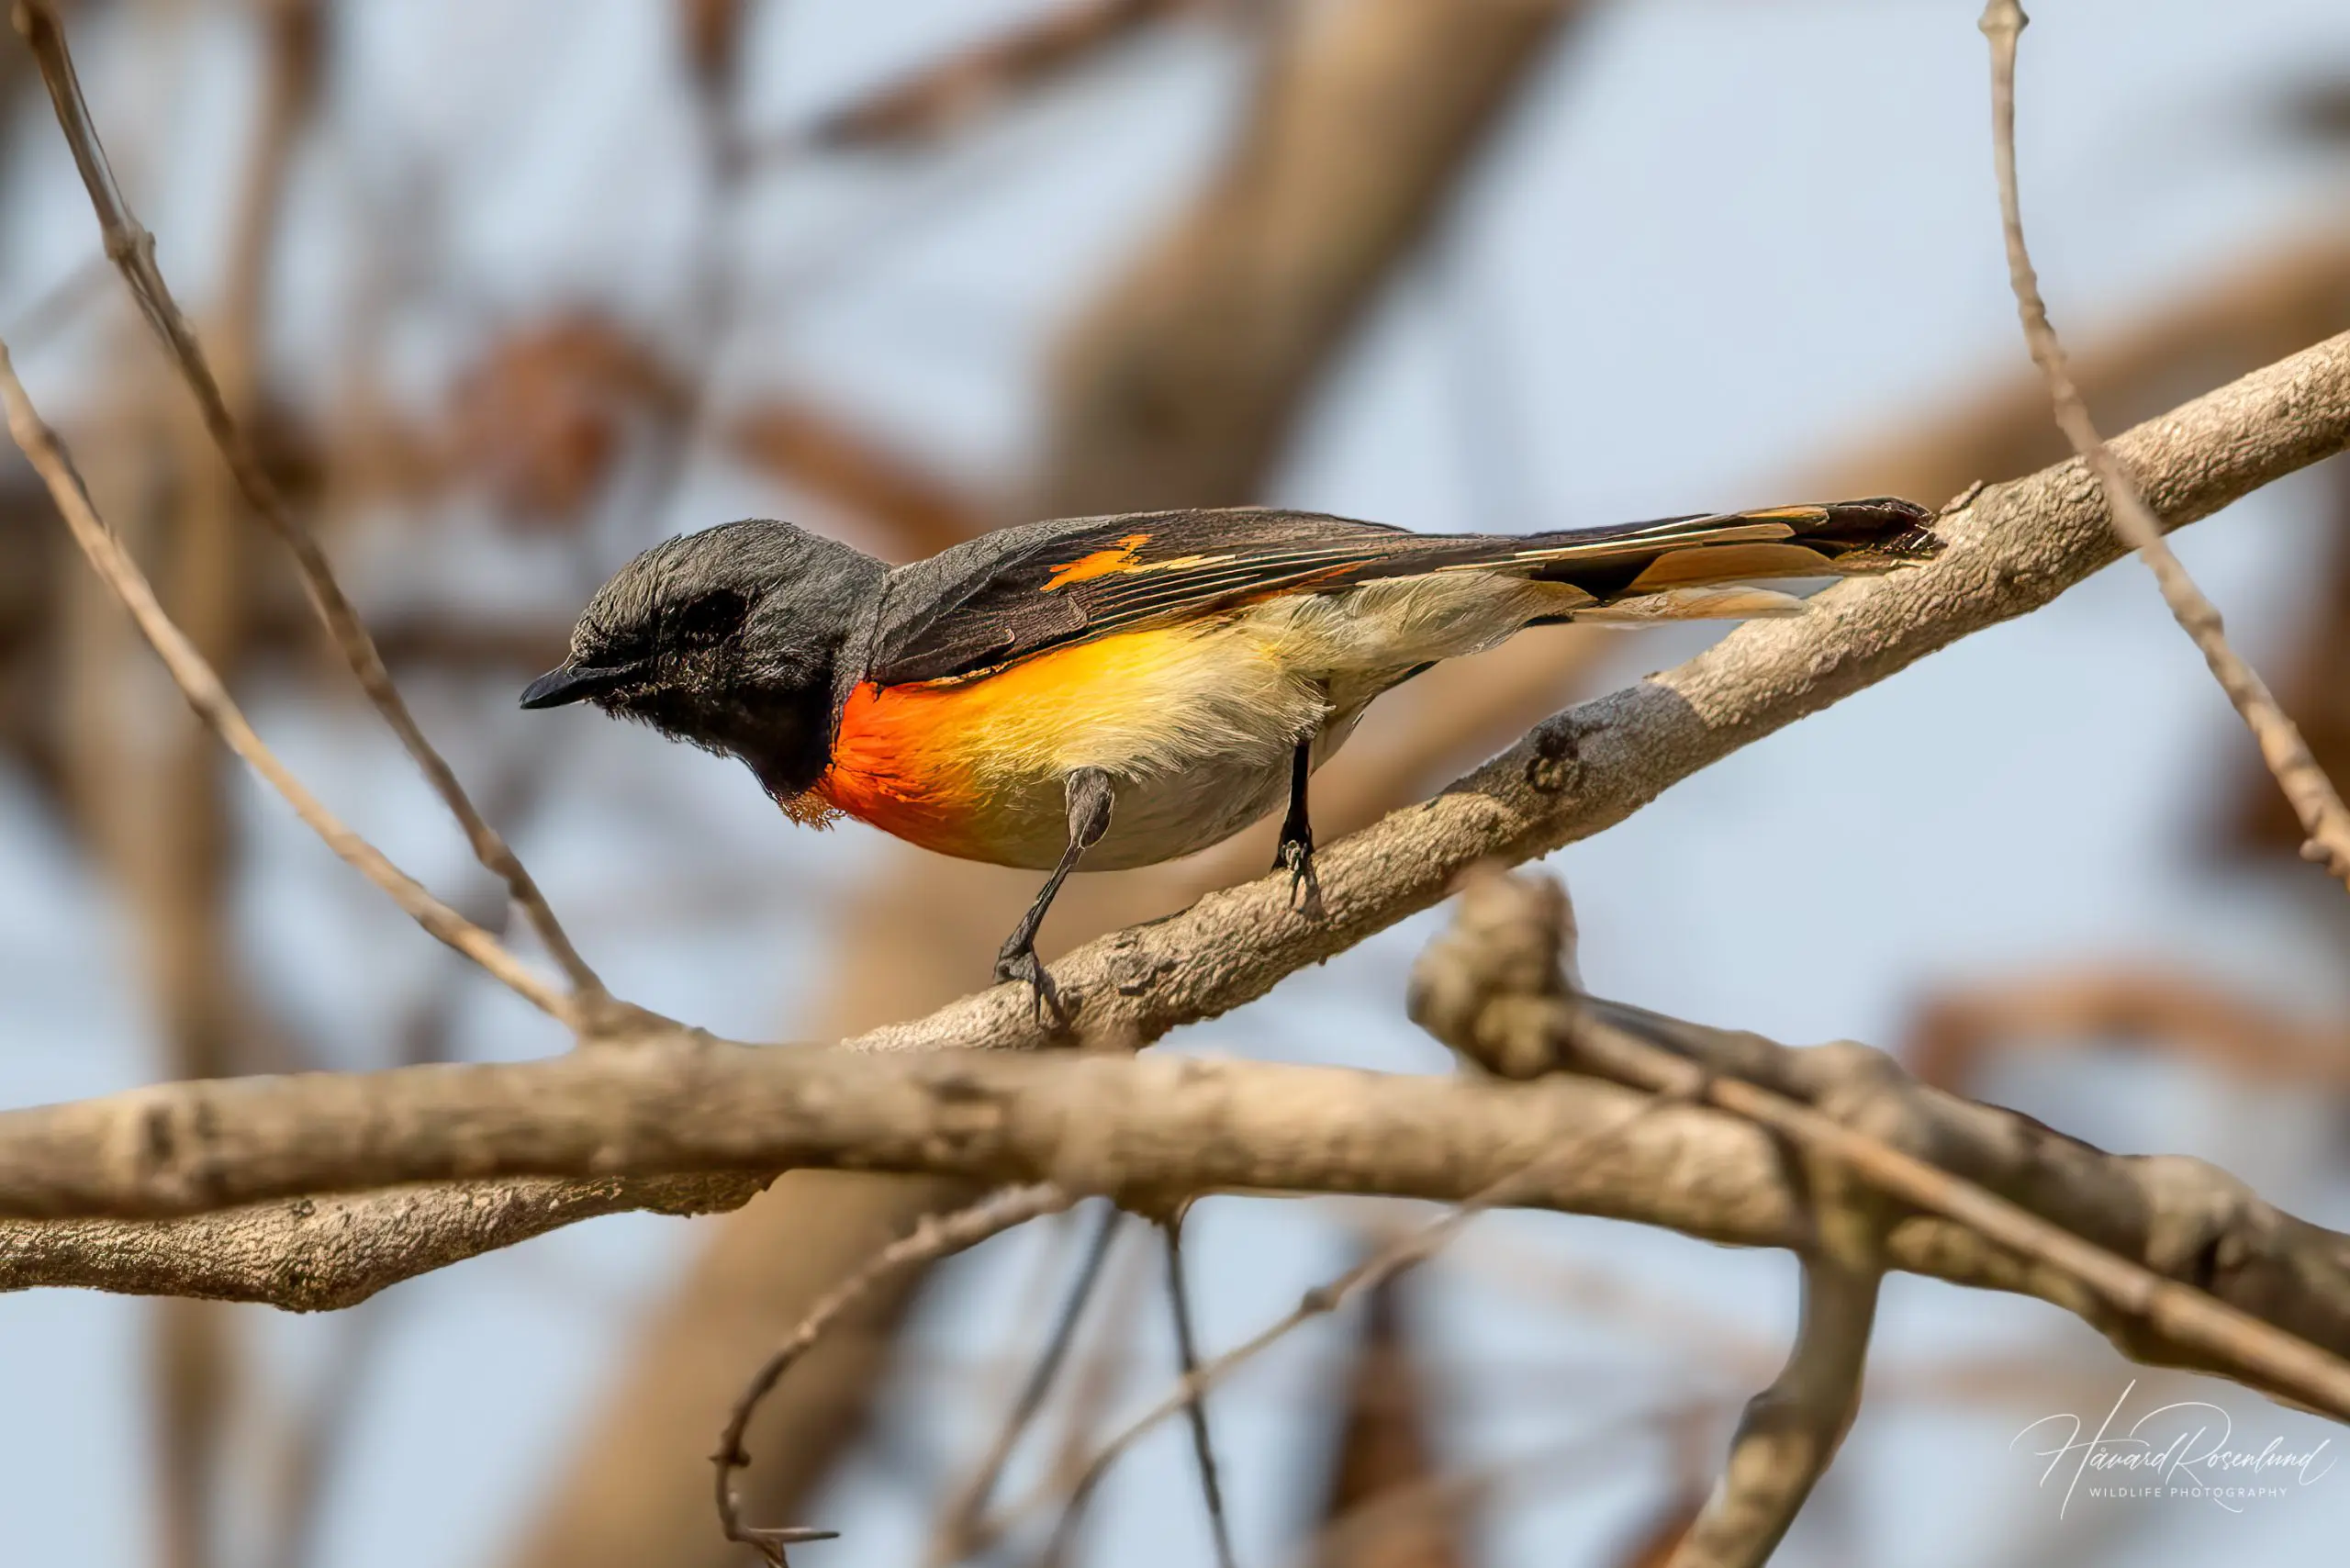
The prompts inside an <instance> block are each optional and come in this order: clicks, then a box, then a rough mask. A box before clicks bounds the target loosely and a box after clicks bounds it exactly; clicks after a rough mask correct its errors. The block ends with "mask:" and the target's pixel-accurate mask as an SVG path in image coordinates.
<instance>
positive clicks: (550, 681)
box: [522, 665, 642, 708]
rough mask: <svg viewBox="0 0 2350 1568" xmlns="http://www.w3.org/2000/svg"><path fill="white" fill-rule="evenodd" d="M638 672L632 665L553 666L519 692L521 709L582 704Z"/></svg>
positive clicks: (638, 669)
mask: <svg viewBox="0 0 2350 1568" xmlns="http://www.w3.org/2000/svg"><path fill="white" fill-rule="evenodd" d="M640 673H642V671H641V669H640V666H635V665H621V666H617V667H615V668H610V669H575V668H573V667H572V666H569V665H557V666H555V667H554V668H553V669H551V670H549V671H547V672H546V674H544V675H543V676H541V677H539V678H538V679H536V680H534V681H532V682H531V684H530V685H528V686H526V687H524V688H523V689H522V706H523V707H525V708H560V707H562V706H563V705H564V704H565V703H566V702H579V701H584V700H587V699H588V698H590V697H599V696H601V695H603V694H604V693H605V692H607V691H610V690H612V689H615V688H617V687H621V686H625V685H627V684H628V683H629V682H630V681H632V680H633V679H635V678H637V676H638V675H639V674H640Z"/></svg>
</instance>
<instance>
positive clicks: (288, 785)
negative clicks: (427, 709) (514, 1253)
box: [0, 343, 576, 1025]
mask: <svg viewBox="0 0 2350 1568" xmlns="http://www.w3.org/2000/svg"><path fill="white" fill-rule="evenodd" d="M0 401H5V402H6V405H7V413H8V433H9V434H10V435H11V436H13V437H14V438H15V439H16V442H17V446H18V448H20V449H21V450H22V451H23V453H24V454H25V457H26V459H27V461H28V462H29V463H31V465H32V466H33V470H34V472H36V473H38V474H39V476H41V480H42V482H43V483H44V484H46V485H47V486H48V487H49V493H50V498H51V499H52V500H54V501H55V502H56V504H57V510H58V511H59V512H60V513H61V514H62V516H63V517H64V519H65V525H66V527H67V528H69V529H70V530H72V531H73V540H74V543H77V544H79V545H80V546H81V547H82V552H83V554H85V555H87V556H88V557H89V558H90V564H91V565H92V566H94V567H95V568H96V569H97V573H98V575H99V577H102V578H104V579H105V580H106V585H107V586H108V587H109V588H112V589H113V590H114V591H115V593H116V594H117V596H118V597H119V598H120V599H121V600H122V602H123V606H124V608H126V609H127V610H129V612H130V618H131V619H132V620H133V621H135V622H138V625H139V630H140V633H143V634H144V635H145V636H146V638H147V641H148V643H149V644H150V645H151V646H152V647H153V648H154V650H155V652H156V654H157V655H159V656H160V657H161V658H162V661H163V665H164V667H165V668H166V669H168V670H170V671H171V675H172V678H173V680H174V681H176V682H177V683H178V685H179V688H180V690H181V692H182V693H183V694H184V695H185V697H186V698H187V701H188V705H189V706H190V707H192V708H194V709H195V710H196V714H197V716H198V717H200V718H202V719H203V720H204V722H206V723H207V724H209V725H211V726H212V728H213V730H214V731H215V732H216V733H217V734H218V735H219V736H220V738H221V740H222V741H223V742H225V743H226V744H227V745H228V747H229V750H231V751H233V752H235V753H236V754H237V755H238V756H241V757H242V758H244V759H245V761H246V762H247V763H248V764H249V765H251V766H252V769H253V771H254V772H256V773H259V774H260V775H261V776H262V778H264V779H266V780H267V781H268V783H269V785H270V787H271V788H272V789H274V790H276V791H277V792H278V794H280V795H281V796H283V797H285V803H286V804H288V805H290V806H292V807H293V808H294V813H295V815H297V816H298V817H300V818H301V819H302V821H303V823H306V824H307V825H308V827H309V829H310V831H311V832H313V833H315V834H318V835H319V837H320V838H321V839H323V840H325V841H326V846H327V847H328V848H330V849H331V850H333V851H334V852H335V854H336V855H337V856H338V857H341V859H342V861H343V862H344V863H345V864H346V865H348V866H350V867H352V868H353V869H355V870H356V871H358V872H359V874H360V875H362V876H364V877H365V878H366V879H368V880H369V881H371V882H373V883H375V885H376V886H377V887H379V888H381V889H382V890H384V891H385V892H386V894H388V895H389V896H390V898H391V900H392V902H394V903H396V904H397V905H399V907H400V908H401V909H402V910H404V911H406V912H407V913H408V917H409V918H410V919H412V920H414V921H415V922H416V923H417V924H419V925H421V926H423V927H424V929H425V930H426V931H428V932H430V933H431V935H434V936H436V937H438V938H440V940H442V942H445V943H447V944H448V945H449V946H452V947H453V948H455V949H456V950H457V951H458V952H460V953H463V954H464V956H465V957H466V958H471V959H472V960H473V961H474V962H475V963H476V964H479V965H480V966H481V967H482V968H483V969H487V971H488V972H489V973H490V974H491V976H493V977H494V978H495V979H497V980H499V981H501V982H502V983H504V984H505V985H506V987H507V988H508V989H509V990H510V991H513V992H514V993H515V994H516V995H518V996H520V997H521V998H522V999H523V1000H524V1001H526V1002H530V1003H531V1004H532V1006H534V1007H536V1008H538V1009H539V1010H540V1011H541V1012H543V1013H545V1014H548V1015H549V1016H551V1017H554V1018H556V1019H559V1020H561V1021H562V1022H564V1023H565V1024H566V1025H569V1024H572V1023H573V1022H574V1018H575V1013H576V1009H575V1007H574V1005H573V1002H572V1000H571V999H570V998H568V997H565V995H564V994H563V993H562V992H561V991H556V990H555V989H554V988H553V987H552V986H550V985H548V984H547V983H546V981H544V980H542V979H540V978H539V976H537V975H536V974H534V973H532V970H531V969H530V968H529V967H528V966H527V965H525V964H524V963H523V962H522V961H521V960H520V959H519V958H516V957H515V956H514V955H513V954H512V953H510V952H509V951H507V949H506V948H505V947H504V946H502V945H500V944H499V942H498V939H497V938H496V937H495V936H492V935H490V934H489V933H488V932H487V931H485V930H483V929H482V928H481V927H480V926H478V925H476V924H474V923H473V922H472V921H470V920H467V919H466V918H465V917H464V915H462V914H459V913H457V912H456V911H455V910H453V909H452V908H450V907H449V906H448V905H447V904H445V903H442V902H441V901H440V900H439V899H437V898H435V897H433V896H432V894H431V892H430V891H428V890H426V889H425V887H424V886H423V884H421V883H420V882H418V881H417V880H416V879H414V878H413V877H410V876H409V875H408V873H407V872H405V871H403V870H401V869H400V868H398V867H397V866H395V865H393V864H392V862H391V861H390V860H389V859H387V858H386V857H385V855H384V853H383V852H382V851H381V850H379V849H377V848H376V847H375V846H374V845H372V844H370V843H368V842H367V840H366V839H364V838H363V837H361V836H360V835H359V834H357V833H355V832H353V830H352V829H351V828H350V827H349V826H347V825H346V824H345V823H343V822H342V821H341V818H339V817H337V816H335V815H334V813H333V812H330V811H328V810H327V808H326V807H325V806H324V805H323V804H322V803H320V801H319V799H318V797H317V796H315V795H313V794H311V793H310V791H309V790H308V787H307V786H306V785H304V784H303V782H302V781H301V780H300V779H299V778H296V777H295V776H294V774H293V773H292V771H291V770H289V769H288V768H287V767H286V766H285V764H284V763H283V762H280V761H279V760H278V759H277V756H276V754H275V753H274V752H273V751H271V750H270V749H269V747H268V745H266V744H265V743H264V742H263V740H262V738H261V736H260V735H259V734H255V733H254V731H253V727H252V724H251V723H249V722H247V721H246V719H245V715H244V712H243V711H242V710H241V709H240V708H239V707H238V706H237V704H236V700H234V699H233V698H231V697H230V696H229V692H228V689H227V688H226V687H224V686H223V685H222V684H221V682H220V678H219V676H218V675H217V674H216V673H215V672H214V671H213V668H212V666H211V665H210V664H209V663H207V661H206V660H205V658H204V656H203V655H200V654H198V653H197V652H196V648H195V646H194V645H193V644H190V643H189V642H188V640H187V638H186V636H185V634H183V633H181V631H180V629H179V628H178V627H177V626H175V625H173V623H172V620H171V617H170V616H168V615H166V614H164V613H163V607H162V605H161V604H160V603H158V602H157V600H156V598H155V590H154V588H152V587H151V586H150V585H149V583H148V581H147V578H146V576H145V574H143V573H142V572H140V569H139V566H138V564H137V563H136V562H134V561H133V560H131V558H130V555H129V552H127V551H126V550H124V549H123V547H122V544H121V543H120V542H119V541H118V540H117V539H116V538H115V536H114V535H113V534H112V533H110V532H107V530H106V524H105V523H104V522H102V521H99V518H98V514H97V510H96V509H95V507H94V506H92V504H91V502H90V496H89V491H88V490H87V489H86V488H84V486H83V483H82V478H81V476H80V475H79V474H77V473H76V472H75V471H74V469H73V460H72V459H71V458H69V457H68V456H67V455H66V454H65V449H64V447H63V446H62V444H60V442H58V439H57V433H56V432H55V431H52V430H50V428H49V426H48V424H47V423H45V422H44V421H43V420H41V417H40V415H39V412H38V411H37V410H35V409H34V408H33V404H32V399H31V398H30V397H29V396H28V394H27V393H26V391H25V385H24V383H23V382H22V381H20V380H18V379H17V372H16V367H15V365H14V364H13V363H12V362H11V361H10V359H9V356H8V349H7V345H6V343H0Z"/></svg>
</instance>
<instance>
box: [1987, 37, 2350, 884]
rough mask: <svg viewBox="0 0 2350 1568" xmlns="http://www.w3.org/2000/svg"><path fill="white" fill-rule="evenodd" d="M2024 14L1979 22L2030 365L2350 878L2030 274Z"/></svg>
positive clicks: (2137, 545) (2267, 756)
mask: <svg viewBox="0 0 2350 1568" xmlns="http://www.w3.org/2000/svg"><path fill="white" fill-rule="evenodd" d="M2028 20H2029V18H2027V17H2025V16H2024V14H2023V7H2022V6H2020V5H2018V4H2017V3H2016V0H1988V4H1986V6H1984V7H1983V17H1982V22H1981V26H1982V29H1983V34H1984V36H1985V37H1986V38H1987V39H1990V40H1991V130H1992V137H1993V146H1992V151H1993V156H1994V158H1995V160H1996V162H1997V166H1998V174H1999V218H2000V226H2001V229H2002V230H2003V232H2004V234H2005V237H2006V241H2007V249H2008V280H2009V285H2010V286H2012V287H2013V288H2014V290H2015V297H2016V312H2017V314H2018V315H2019V316H2020V317H2021V318H2022V319H2023V332H2024V339H2025V341H2026V342H2028V343H2030V344H2031V358H2032V363H2034V364H2037V365H2039V366H2040V373H2041V375H2042V377H2043V378H2045V379H2046V381H2047V383H2048V396H2049V398H2050V400H2051V401H2052V402H2053V403H2054V404H2055V407H2056V422H2057V424H2058V425H2059V426H2061V427H2062V428H2063V429H2064V431H2065V438H2066V439H2067V440H2069V441H2070V442H2072V443H2073V450H2074V451H2076V452H2077V453H2079V454H2081V458H2082V460H2083V461H2084V462H2086V463H2087V465H2088V467H2089V471H2090V472H2091V473H2093V474H2095V475H2096V476H2097V480H2098V486H2099V487H2100V488H2102V489H2103V490H2104V492H2105V500H2106V507H2107V510H2108V511H2109V514H2110V516H2111V518H2112V522H2113V529H2114V532H2117V533H2119V534H2120V535H2121V537H2122V539H2123V540H2124V541H2125V542H2127V543H2129V545H2130V547H2131V548H2132V549H2133V550H2135V551H2137V552H2138V554H2139V555H2140V556H2141V557H2142V558H2143V560H2144V561H2145V563H2146V566H2147V567H2148V569H2150V570H2151V571H2152V572H2153V573H2154V581H2155V583H2156V584H2157V585H2159V586H2160V588H2162V595H2163V602H2164V603H2165V604H2167V605H2168V606H2170V612H2171V616H2172V618H2173V619H2174V620H2176V621H2177V622H2178V624H2179V627H2180V629H2181V630H2183V631H2184V632H2186V633H2187V634H2188V636H2189V637H2191V638H2193V639H2194V640H2195V645H2196V646H2197V647H2198V648H2199V649H2201V650H2202V653H2203V662H2204V663H2205V664H2207V665H2209V666H2210V669H2211V676H2212V678H2213V679H2215V680H2217V681H2218V682H2219V683H2220V687H2221V689H2222V690H2224V691H2225V692H2226V693H2227V694H2228V700H2229V701H2231V702H2233V703H2234V704H2235V710H2236V711H2237V712H2238V713H2239V714H2241V715H2242V716H2243V718H2244V724H2245V727H2246V728H2248V729H2250V730H2251V731H2252V734H2253V739H2254V740H2255V741H2257V742H2258V743H2259V745H2260V755H2261V756H2262V758H2263V759H2264V760H2265V761H2266V763H2267V764H2268V771H2269V772H2271V773H2273V774H2275V775H2276V776H2277V788H2279V789H2280V790H2283V791H2284V792H2285V798H2286V799H2287V800H2288V801H2291V802H2292V806H2293V813H2294V815H2296V816H2298V817H2299V818H2300V823H2301V829H2302V831H2303V832H2304V833H2305V834H2308V842H2307V843H2305V844H2304V845H2303V846H2301V854H2302V855H2303V857H2305V858H2308V859H2311V860H2314V861H2316V862H2318V863H2319V864H2320V865H2322V866H2323V867H2325V868H2326V869H2327V870H2328V871H2330V872H2331V873H2332V874H2333V876H2334V877H2336V878H2337V879H2341V880H2342V881H2343V882H2344V883H2345V884H2350V808H2345V807H2344V805H2343V803H2342V797H2341V796H2340V795H2339V794H2337V793H2336V792H2335V791H2334V788H2333V780H2332V779H2330V778H2327V777H2326V776H2325V769H2324V768H2322V767H2319V766H2318V762H2317V758H2316V757H2314V756H2311V754H2310V748H2309V745H2308V744H2307V743H2306V742H2304V741H2303V740H2302V739H2301V732H2300V730H2299V729H2298V728H2296V727H2295V725H2294V723H2293V721H2292V720H2290V719H2289V718H2288V717H2286V715H2285V711H2284V710H2283V709H2282V708H2280V707H2278V706H2277V699H2276V698H2275V697H2274V696H2272V695H2271V694H2270V693H2269V690H2268V686H2267V683H2266V681H2263V680H2262V679H2261V678H2260V674H2259V672H2258V671H2257V670H2255V669H2254V668H2253V667H2252V666H2250V665H2249V664H2246V663H2245V662H2244V659H2243V658H2242V657H2241V656H2240V655H2238V654H2237V653H2236V651H2235V650H2234V649H2233V647H2231V646H2230V645H2229V644H2228V640H2227V635H2226V633H2225V631H2224V630H2223V629H2222V627H2221V621H2220V612H2219V610H2217V609H2216V608H2214V607H2213V605H2212V603H2211V601H2210V599H2207V598H2205V597H2204V595H2203V590H2202V589H2201V588H2198V587H2196V585H2195V579H2194V578H2193V577H2190V576H2188V571H2187V568H2186V567H2185V566H2182V565H2180V563H2179V559H2178V557H2177V554H2174V553H2173V552H2172V550H2171V548H2170V546H2169V545H2168V544H2167V543H2165V542H2164V539H2163V532H2164V531H2163V524H2162V521H2160V520H2159V519H2158V518H2157V517H2156V516H2155V515H2154V510H2153V509H2152V508H2151V507H2149V506H2148V505H2147V502H2146V498H2145V497H2144V496H2143V495H2142V494H2140V493H2139V489H2138V487H2137V485H2136V484H2134V483H2133V482H2132V479H2131V476H2130V470H2129V469H2128V468H2127V467H2125V466H2124V465H2123V464H2122V463H2121V460H2120V459H2119V458H2117V457H2116V456H2115V454H2113V452H2112V450H2111V449H2110V448H2109V447H2108V446H2107V445H2106V443H2105V441H2104V439H2103V438H2102V437H2100V436H2099V435H2098V431H2097V426H2096V424H2095V423H2094V422H2093V421H2092V420H2090V418H2089V411H2088V405H2087V404H2086V403H2084V402H2083V401H2082V400H2081V394H2080V389H2079V388H2078V387H2076V386H2074V385H2073V378H2072V373H2071V371H2070V369H2069V368H2068V366H2067V364H2066V362H2065V346H2064V344H2063V343H2062V342H2058V340H2057V337H2056V329H2055V327H2054V326H2053V325H2052V324H2051V323H2050V321H2049V319H2048V306H2047V303H2046V301H2044V300H2042V298H2041V297H2040V278H2039V274H2037V273H2035V272H2034V271H2033V270H2032V265H2031V252H2029V251H2028V250H2026V249H2025V247H2024V237H2023V209H2022V205H2021V202H2020V198H2019V196H2018V195H2017V189H2016V42H2017V39H2019V38H2020V36H2021V35H2022V32H2023V29H2024V27H2025V24H2026V22H2027V21H2028Z"/></svg>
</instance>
